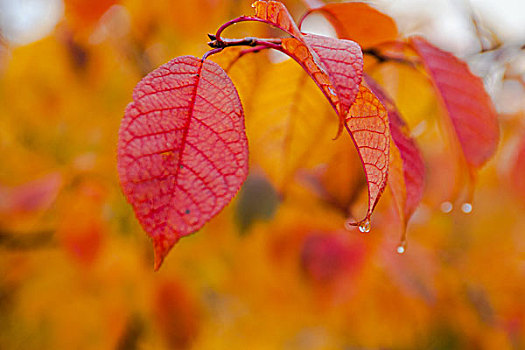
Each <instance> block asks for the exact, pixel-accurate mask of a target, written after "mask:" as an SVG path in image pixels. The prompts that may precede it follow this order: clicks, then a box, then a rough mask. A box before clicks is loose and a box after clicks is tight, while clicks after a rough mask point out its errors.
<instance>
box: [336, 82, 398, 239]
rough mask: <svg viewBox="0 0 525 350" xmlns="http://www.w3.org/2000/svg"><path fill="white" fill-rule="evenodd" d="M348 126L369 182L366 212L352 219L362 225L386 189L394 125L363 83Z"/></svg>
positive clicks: (349, 116)
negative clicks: (391, 135) (357, 220)
mask: <svg viewBox="0 0 525 350" xmlns="http://www.w3.org/2000/svg"><path fill="white" fill-rule="evenodd" d="M345 126H346V129H347V131H348V133H349V134H350V136H351V137H352V140H353V141H354V144H355V146H356V147H357V151H358V153H359V156H360V157H361V162H362V164H363V168H364V171H365V176H366V181H367V186H368V211H367V213H366V216H365V218H364V219H363V220H361V221H359V222H356V223H351V225H353V226H360V225H362V224H365V223H367V222H368V221H369V220H370V216H371V215H372V212H373V210H374V208H375V206H376V204H377V202H378V200H379V198H380V197H381V194H382V193H383V191H384V189H385V186H386V183H387V176H388V163H389V159H390V128H389V126H388V115H387V111H386V110H385V107H383V105H382V104H381V102H380V101H379V100H378V98H377V97H376V96H375V95H374V94H373V93H372V92H371V91H370V90H369V89H368V88H367V87H365V86H364V85H361V86H360V87H359V93H358V94H357V97H356V99H355V102H354V104H353V105H352V107H351V108H350V112H349V113H348V116H347V118H346V124H345ZM368 229H369V228H366V229H365V230H368Z"/></svg>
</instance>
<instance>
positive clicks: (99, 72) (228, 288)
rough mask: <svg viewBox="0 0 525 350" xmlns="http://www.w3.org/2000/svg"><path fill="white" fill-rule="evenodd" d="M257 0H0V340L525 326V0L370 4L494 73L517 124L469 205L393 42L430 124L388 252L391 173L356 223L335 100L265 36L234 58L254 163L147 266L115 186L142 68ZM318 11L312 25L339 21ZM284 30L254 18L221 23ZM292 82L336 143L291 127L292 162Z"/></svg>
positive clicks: (373, 338) (45, 342)
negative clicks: (351, 219) (278, 140)
mask: <svg viewBox="0 0 525 350" xmlns="http://www.w3.org/2000/svg"><path fill="white" fill-rule="evenodd" d="M285 3H286V5H287V6H288V7H289V8H290V10H291V12H292V14H294V15H295V16H296V18H299V16H300V15H301V13H303V12H304V11H305V5H304V4H303V3H302V2H301V1H298V0H289V1H285ZM459 3H461V4H459ZM493 3H494V4H496V2H495V1H494V2H493ZM250 4H251V1H250V0H184V1H172V0H157V1H142V0H121V1H117V0H94V1H83V0H64V1H59V0H53V1H51V0H48V1H44V0H24V1H16V0H12V1H10V0H2V1H0V14H1V15H0V20H1V22H0V30H1V32H0V34H1V38H2V39H1V42H0V151H1V154H2V161H0V348H2V349H162V348H166V349H168V348H169V349H246V348H249V349H379V348H381V349H383V348H387V349H469V348H472V349H480V348H481V349H513V348H514V349H519V348H523V347H525V298H524V295H525V234H524V232H525V215H524V214H525V180H524V178H525V177H524V174H525V168H524V164H525V137H524V135H525V124H524V112H525V102H524V101H525V98H524V85H525V84H524V78H525V57H524V56H525V55H523V51H522V50H523V46H522V45H523V44H525V34H524V33H525V30H524V29H523V27H519V23H525V21H524V20H523V19H525V17H523V14H524V13H525V11H522V12H521V14H520V13H518V14H516V11H518V12H519V9H522V7H520V5H519V4H517V2H513V1H505V2H497V4H498V5H497V10H490V8H489V9H488V10H487V8H488V7H487V6H488V5H487V4H490V1H472V6H469V3H468V2H467V1H465V2H453V1H436V2H433V5H432V6H429V5H428V3H427V2H424V1H406V0H404V1H397V2H395V1H392V2H390V1H378V2H374V3H373V4H374V5H376V6H377V8H378V9H380V10H383V11H385V12H386V13H388V14H390V15H392V16H393V18H394V19H395V20H396V21H397V23H398V25H399V28H400V30H401V32H402V33H403V35H408V34H411V33H415V32H419V33H423V34H425V35H427V37H429V38H430V39H431V40H433V41H434V42H435V43H436V44H438V45H440V46H442V47H444V48H446V49H448V50H452V51H454V52H455V53H456V54H457V55H459V56H461V57H463V58H464V59H466V60H467V61H468V62H469V63H470V64H471V67H472V69H473V70H474V71H475V72H476V73H478V74H480V75H482V76H483V77H484V78H485V81H486V83H487V87H488V89H489V91H490V93H491V95H492V96H493V98H494V102H495V104H496V106H497V107H498V111H499V114H500V127H501V132H502V138H501V142H500V147H499V151H498V153H497V155H496V157H495V158H494V159H493V160H491V161H490V162H489V163H488V165H487V166H486V167H485V168H484V169H483V170H482V171H481V173H480V175H479V177H478V181H477V189H476V194H475V200H474V210H473V212H472V213H471V214H468V215H466V214H463V213H462V212H461V211H460V210H456V209H454V210H452V212H450V213H444V212H443V210H444V211H448V208H447V207H446V206H445V207H443V205H442V204H443V202H444V201H448V200H453V199H454V198H451V197H450V196H451V193H452V192H451V191H452V188H453V187H454V185H455V182H454V181H455V180H454V176H453V175H454V172H453V169H452V167H453V166H452V165H451V161H450V158H451V156H450V150H448V149H447V147H445V146H444V145H445V144H446V142H444V141H443V140H441V139H440V138H439V134H438V133H437V132H436V130H437V128H438V127H437V125H436V122H435V120H434V119H435V118H433V116H434V115H435V114H436V113H437V112H436V107H437V102H436V101H435V97H434V96H433V94H432V92H431V90H430V85H428V81H427V80H426V79H425V77H424V76H422V75H421V74H416V73H414V71H412V70H410V69H407V68H406V67H405V66H403V65H399V64H395V63H388V64H383V65H380V66H379V67H375V68H374V72H373V74H374V76H375V77H376V78H377V79H378V80H379V81H381V82H382V83H383V85H384V86H385V88H386V89H387V90H388V91H389V92H390V93H391V94H392V95H393V96H394V97H395V99H396V102H397V103H398V107H399V109H400V110H401V112H402V114H403V116H404V117H405V118H406V119H407V121H408V123H409V125H410V127H411V129H412V131H413V134H414V135H415V136H416V138H417V141H418V143H419V144H420V147H421V149H422V152H423V154H424V156H425V160H426V166H427V171H428V178H427V180H426V182H427V186H426V190H425V196H424V199H423V203H422V204H421V206H420V208H419V209H418V210H417V211H416V213H415V215H414V217H413V218H412V220H411V223H410V225H409V243H408V244H409V245H408V250H407V252H406V253H405V254H404V255H398V254H397V253H396V252H395V247H396V246H397V242H398V239H399V234H400V232H399V222H398V221H399V220H398V218H397V215H396V212H395V210H394V209H393V205H392V199H391V198H390V196H389V194H388V192H387V193H386V194H385V196H384V198H383V199H382V200H381V201H380V204H379V206H378V209H377V211H376V213H375V214H374V216H373V222H372V231H371V233H370V234H369V235H363V234H359V233H358V232H357V231H356V230H352V231H346V230H345V229H344V226H343V223H344V220H345V219H346V215H347V214H348V212H347V208H348V207H351V211H350V212H357V213H359V212H364V208H365V206H366V203H365V201H366V194H364V193H363V192H364V191H363V189H364V188H365V187H363V184H364V182H363V181H364V180H363V175H362V173H361V169H360V165H359V163H358V162H357V161H356V155H355V154H354V153H352V151H351V149H352V146H351V145H350V144H349V143H348V140H344V139H343V138H341V139H338V140H337V141H335V142H332V141H331V138H332V137H333V136H334V135H335V130H336V118H334V117H333V116H331V115H328V114H327V113H328V112H325V110H326V109H327V108H328V107H327V106H325V105H323V103H325V102H324V101H322V97H320V94H319V93H318V92H315V91H314V92H311V93H310V92H308V91H309V90H308V89H311V88H312V86H313V85H311V84H309V83H308V82H307V81H306V82H305V81H304V80H301V78H300V77H299V76H298V77H297V79H296V78H295V77H296V76H297V75H299V74H300V72H301V71H300V68H298V67H295V66H292V64H291V63H290V62H284V63H280V64H275V63H274V62H276V61H278V60H279V57H277V56H274V55H272V54H271V55H270V56H268V55H267V54H266V53H263V54H257V55H255V56H252V57H245V58H243V59H241V60H239V62H238V63H237V64H236V65H235V66H233V67H232V68H231V69H230V71H229V73H230V74H231V76H232V78H233V80H234V82H235V83H236V85H237V86H238V88H239V91H240V94H241V98H242V99H243V104H244V105H245V109H246V118H247V122H246V123H247V129H248V137H249V138H250V147H251V152H252V155H253V156H252V160H251V175H250V178H249V179H248V181H247V183H246V185H245V186H244V188H243V190H242V192H241V193H240V195H239V196H238V197H237V199H236V200H234V202H233V203H232V204H231V205H229V206H228V208H227V209H226V210H225V211H224V212H222V213H221V214H220V215H218V216H217V217H216V218H214V219H213V220H212V221H211V222H210V223H209V224H208V225H206V226H205V228H204V229H202V230H201V231H200V232H198V233H197V234H195V235H192V236H190V237H188V238H185V239H183V240H182V241H181V242H180V243H179V244H178V245H177V246H176V247H175V248H174V249H173V251H172V252H171V254H170V255H169V256H168V257H167V259H166V262H165V263H164V265H163V267H162V268H161V270H160V271H159V272H157V273H155V272H153V268H152V267H153V256H152V248H151V244H150V242H149V240H148V239H147V237H146V235H145V234H144V232H143V231H142V229H141V228H140V226H139V225H138V223H137V221H136V219H135V218H134V216H133V212H132V210H131V207H130V205H128V204H127V203H126V201H125V199H124V197H123V195H122V193H121V191H120V188H119V185H118V179H117V173H116V168H115V167H116V154H115V151H116V141H117V134H118V127H119V123H120V119H121V116H122V113H123V110H124V108H125V106H126V105H127V103H128V102H130V101H131V92H132V89H133V87H134V85H135V84H136V83H137V82H138V81H139V80H140V78H141V77H142V76H143V75H145V74H146V73H148V72H149V71H151V70H152V69H154V68H156V67H157V66H158V65H160V64H162V63H164V62H166V61H168V60H169V59H171V58H173V57H175V56H178V55H186V54H192V55H196V56H201V55H202V54H203V53H204V52H205V51H206V50H207V46H206V42H207V41H208V39H207V38H206V33H209V32H214V31H215V29H216V28H218V26H220V24H221V23H223V22H225V21H227V20H228V19H230V18H234V17H236V16H240V15H243V14H250V13H251V8H250ZM458 4H459V5H458ZM433 6H434V8H433ZM499 7H503V8H507V10H508V11H507V12H506V15H504V16H507V17H498V16H501V9H499ZM429 8H433V10H432V9H430V10H429ZM516 15H518V16H519V15H521V19H522V21H521V22H519V21H518V20H514V18H515V16H516ZM440 16H442V17H440ZM501 18H503V19H505V18H508V21H507V22H506V23H507V24H508V25H507V26H504V25H503V24H504V23H505V21H503V22H504V23H503V24H502V20H501ZM518 19H519V18H518ZM319 21H321V20H320V19H318V18H317V19H315V18H314V20H312V21H311V22H312V23H313V24H311V25H312V28H314V29H315V28H317V29H322V30H325V31H328V32H330V28H328V27H325V26H324V25H325V24H320V22H319ZM516 23H517V24H516ZM438 25H442V27H438ZM436 28H437V29H436ZM440 28H441V29H440ZM332 32H333V30H332ZM275 34H276V32H275V30H273V29H268V28H266V27H264V26H261V25H258V24H253V25H237V26H235V27H234V28H232V29H229V30H228V33H227V35H228V36H233V37H240V36H272V35H275ZM520 40H521V41H520ZM220 59H221V58H220V57H218V58H217V60H219V61H220ZM283 77H289V79H283ZM290 86H291V87H290ZM298 86H300V87H301V90H303V87H304V91H302V92H301V93H303V94H304V95H302V96H303V98H304V101H303V102H301V103H299V102H297V103H296V100H294V99H293V98H294V97H293V96H294V94H293V93H294V91H295V90H298ZM280 87H281V88H280ZM287 89H292V91H289V90H287ZM294 89H295V90H294ZM305 91H306V92H305ZM316 93H318V95H317V97H316V96H313V95H315V94H316ZM310 94H312V95H310ZM289 95H292V97H289ZM287 96H288V97H287ZM290 98H292V100H290ZM317 101H319V102H317ZM290 103H291V104H292V105H294V106H295V105H296V106H295V107H293V108H292V109H293V110H294V112H296V113H303V114H304V115H305V118H306V116H308V115H313V113H312V111H315V112H316V114H315V115H313V117H316V116H319V118H323V119H315V120H317V121H321V120H324V118H325V116H326V120H330V121H329V122H327V123H331V124H329V127H328V128H327V130H326V132H325V131H324V129H323V130H322V131H319V132H320V133H326V134H327V135H328V137H327V138H326V137H325V139H326V142H324V141H322V139H321V138H318V140H314V141H318V142H315V143H314V144H312V145H310V144H306V143H302V144H300V145H299V146H297V147H299V149H301V147H303V148H305V147H306V150H307V151H308V152H307V153H308V154H307V156H306V157H304V158H296V159H295V158H294V159H295V160H296V161H298V162H299V163H298V164H295V165H294V164H291V163H290V164H291V165H290V164H288V166H291V167H295V168H294V169H295V172H292V171H289V169H288V168H286V167H282V166H281V164H280V163H279V162H281V161H282V159H281V158H280V157H284V156H283V155H281V154H279V153H278V150H277V151H275V150H274V151H272V150H271V149H268V148H266V149H265V148H264V145H265V143H267V142H268V139H270V140H271V139H272V137H275V135H273V136H272V132H273V131H272V126H275V125H278V124H275V123H278V122H279V117H280V116H282V115H283V113H284V114H286V113H290V108H291V107H290V106H289V104H290ZM300 115H302V114H300ZM327 115H328V116H327ZM265 118H268V119H265ZM330 118H331V119H330ZM299 120H301V119H299ZM272 123H273V124H272ZM305 125H306V129H305V130H307V131H308V130H310V129H308V128H313V129H319V128H318V126H316V124H314V125H307V124H305ZM298 128H299V129H298V130H303V129H301V126H298ZM299 135H300V133H299ZM304 142H306V141H304ZM310 153H311V154H310ZM294 157H295V154H294ZM297 157H299V156H298V155H297ZM271 164H274V165H273V166H272V165H271ZM285 188H286V194H287V195H283V193H285V191H284V189H285ZM451 204H453V205H455V206H457V204H461V203H451Z"/></svg>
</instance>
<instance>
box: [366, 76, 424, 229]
mask: <svg viewBox="0 0 525 350" xmlns="http://www.w3.org/2000/svg"><path fill="white" fill-rule="evenodd" d="M366 82H367V85H368V86H369V87H370V89H371V90H372V92H373V93H374V94H375V95H376V96H377V98H379V100H380V101H381V103H382V104H383V106H385V108H386V109H387V112H388V121H389V126H390V133H391V136H392V140H393V141H394V145H395V146H396V148H397V151H398V152H394V153H391V157H390V171H389V176H388V183H389V185H390V187H391V188H392V190H393V191H392V192H393V195H394V197H395V199H396V202H397V203H398V206H399V209H400V213H401V216H402V218H403V219H402V221H403V223H404V224H405V225H406V222H407V221H408V220H409V219H410V216H411V215H412V213H413V212H414V210H415V209H416V207H417V206H418V204H419V202H420V201H421V198H422V197H423V187H424V178H425V166H424V164H423V158H422V157H421V153H420V152H419V149H418V147H417V145H416V143H415V142H414V140H413V139H412V137H410V133H409V130H408V127H407V125H406V123H405V121H404V120H403V119H402V118H401V116H400V115H399V112H398V110H397V108H396V106H395V105H394V103H393V101H392V100H391V99H390V98H389V97H388V96H387V95H386V94H385V93H384V92H383V90H382V89H381V87H380V86H379V85H378V84H377V83H376V82H375V81H374V80H372V79H371V78H369V77H367V79H366ZM397 153H398V154H399V157H397ZM395 169H399V170H400V173H399V175H400V176H398V173H397V172H396V171H395ZM397 189H399V190H397Z"/></svg>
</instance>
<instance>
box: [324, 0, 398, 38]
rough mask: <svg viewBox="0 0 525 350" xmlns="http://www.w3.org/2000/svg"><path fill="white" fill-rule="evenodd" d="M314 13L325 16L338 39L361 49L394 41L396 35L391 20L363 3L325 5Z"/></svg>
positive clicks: (395, 29) (394, 25)
mask: <svg viewBox="0 0 525 350" xmlns="http://www.w3.org/2000/svg"><path fill="white" fill-rule="evenodd" d="M314 11H321V12H322V13H323V14H324V15H325V16H326V18H327V19H328V20H329V21H330V23H332V25H333V26H334V27H335V30H336V31H337V36H338V37H339V38H342V39H350V40H353V41H356V42H357V43H359V45H361V46H362V47H363V48H369V47H372V46H376V45H378V44H381V43H383V42H387V41H392V40H395V39H396V38H397V35H398V33H397V26H396V23H395V22H394V20H393V19H392V18H390V17H389V16H387V15H385V14H383V13H381V12H379V11H377V10H376V9H374V8H372V7H370V6H369V5H367V4H364V3H360V2H345V3H334V4H326V5H324V6H323V7H320V8H317V9H314Z"/></svg>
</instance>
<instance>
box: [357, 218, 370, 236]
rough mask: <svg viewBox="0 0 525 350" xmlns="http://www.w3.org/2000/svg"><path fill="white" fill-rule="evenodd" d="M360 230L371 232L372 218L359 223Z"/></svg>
mask: <svg viewBox="0 0 525 350" xmlns="http://www.w3.org/2000/svg"><path fill="white" fill-rule="evenodd" d="M359 231H361V232H363V233H368V232H370V220H368V219H367V220H365V221H363V222H362V223H361V224H360V225H359Z"/></svg>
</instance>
